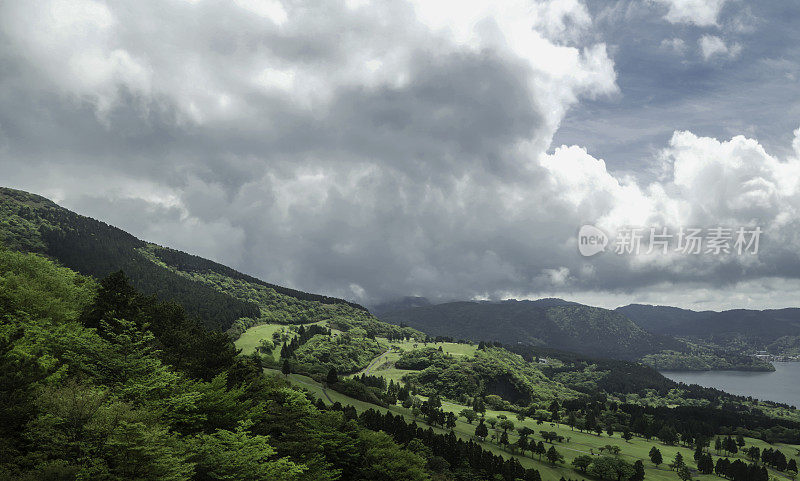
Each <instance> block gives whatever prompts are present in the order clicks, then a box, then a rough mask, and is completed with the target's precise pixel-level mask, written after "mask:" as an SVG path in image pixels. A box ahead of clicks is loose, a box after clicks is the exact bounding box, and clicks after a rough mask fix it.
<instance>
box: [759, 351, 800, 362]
mask: <svg viewBox="0 0 800 481" xmlns="http://www.w3.org/2000/svg"><path fill="white" fill-rule="evenodd" d="M753 357H754V358H756V359H760V360H762V361H767V362H800V355H793V356H789V355H775V354H770V353H768V352H767V351H756V353H755V354H753Z"/></svg>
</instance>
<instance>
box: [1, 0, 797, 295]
mask: <svg viewBox="0 0 800 481" xmlns="http://www.w3.org/2000/svg"><path fill="white" fill-rule="evenodd" d="M351 3H352V2H351ZM264 5H267V6H268V7H269V8H267V9H265V10H263V13H264V15H255V14H253V13H252V12H251V11H249V10H247V9H245V8H240V7H238V6H236V5H235V4H231V3H228V2H195V3H188V2H171V1H167V2H158V3H153V2H147V1H141V2H135V3H132V4H126V5H125V7H124V8H123V7H120V6H119V5H115V4H101V3H94V2H90V1H88V0H83V2H77V3H76V2H69V3H68V2H45V1H43V0H42V1H35V2H34V1H31V2H28V1H19V2H4V3H0V26H2V29H3V32H2V33H3V34H4V35H5V38H6V39H7V43H6V44H5V46H4V47H0V62H6V63H8V65H9V67H13V68H8V69H4V70H3V71H4V72H9V73H8V74H6V75H7V76H6V77H5V78H3V79H2V82H0V88H2V89H5V90H3V92H2V93H3V95H0V123H2V125H3V131H4V132H6V134H5V138H6V139H5V142H4V143H5V144H6V145H5V147H4V148H3V150H0V163H2V167H3V174H4V180H3V182H9V183H10V184H11V185H12V186H18V187H23V188H28V189H30V190H34V191H38V192H41V193H43V194H46V195H51V194H53V195H56V196H57V197H58V198H59V199H60V200H61V201H63V203H64V204H65V205H67V206H69V207H74V208H76V209H78V210H80V211H81V212H83V213H86V214H89V215H96V216H98V217H101V218H103V219H105V220H108V221H110V222H113V223H116V224H119V225H120V226H121V227H123V228H126V227H127V228H129V229H131V230H132V231H133V232H135V233H137V234H139V235H141V236H143V237H146V238H149V239H151V240H153V241H157V242H163V243H168V244H171V245H172V246H174V247H177V248H182V249H185V250H189V251H194V252H197V253H199V254H201V255H208V256H211V257H214V258H216V259H218V260H221V261H223V262H229V263H232V264H234V266H235V267H238V268H240V269H243V270H246V271H247V272H249V273H252V274H256V275H259V276H261V277H263V278H264V279H266V280H269V281H272V282H277V283H283V284H288V285H291V286H293V287H299V288H303V289H306V290H311V291H317V292H324V293H329V294H334V295H340V296H347V297H353V296H357V297H359V298H360V299H363V300H365V301H366V300H370V299H377V298H385V297H391V296H396V295H403V294H410V293H415V294H424V295H431V296H441V297H461V298H468V297H479V296H486V297H492V296H496V295H500V294H501V293H517V295H515V296H514V297H524V296H525V295H526V294H529V293H532V292H547V291H559V292H569V291H573V292H584V293H586V292H598V291H603V290H608V291H615V292H617V291H636V290H639V289H645V288H646V287H647V286H651V285H656V284H658V283H663V282H669V283H671V284H673V285H675V286H681V285H688V283H694V284H693V285H703V286H705V287H707V288H709V289H712V290H713V289H717V290H721V289H724V287H721V286H723V285H724V284H725V283H726V282H728V281H729V280H730V279H731V278H732V277H736V276H739V277H740V278H742V279H743V281H753V282H755V280H757V279H760V278H762V277H764V276H766V275H769V276H775V275H777V274H776V273H778V274H781V275H784V276H787V277H798V276H800V267H798V264H800V261H798V259H797V253H796V252H793V251H792V250H791V249H790V246H792V245H797V243H798V242H797V241H798V239H795V234H794V233H795V231H800V229H796V226H794V225H793V222H794V221H793V220H792V219H794V218H797V215H796V214H797V212H798V208H800V205H799V203H798V186H797V185H796V182H795V181H793V180H792V179H798V178H800V169H798V164H800V159H796V158H792V159H786V160H779V159H777V158H775V157H774V156H771V155H769V154H768V153H767V152H766V151H765V150H764V149H763V148H762V147H761V145H760V144H759V143H758V142H757V141H756V140H754V139H747V138H744V137H734V138H733V139H731V140H727V141H719V140H716V139H712V138H707V137H700V136H696V135H694V134H692V133H689V132H677V133H675V134H674V135H673V137H672V139H671V141H670V143H669V145H668V146H667V147H666V148H665V149H664V150H663V152H662V153H661V157H660V160H661V161H663V162H664V165H665V166H666V167H667V172H668V173H667V175H666V176H665V177H664V178H663V179H662V180H660V181H659V182H656V183H652V184H647V185H646V184H643V183H641V182H638V181H637V180H636V179H633V178H628V177H622V176H615V175H613V174H612V173H611V172H609V170H608V168H607V167H606V164H605V162H604V161H603V160H602V159H598V158H595V157H594V156H592V155H590V154H589V153H588V152H587V150H586V149H585V148H582V147H580V146H574V145H573V146H561V147H558V148H556V149H554V150H552V151H551V150H549V149H550V147H551V145H550V144H551V141H552V138H553V135H554V133H555V132H556V131H557V129H558V128H559V125H560V123H561V122H562V121H563V119H564V117H565V115H566V113H567V111H568V110H569V109H570V108H571V107H572V106H574V105H575V104H576V103H578V102H580V101H581V99H585V98H596V97H601V96H607V95H610V94H614V93H616V92H617V91H618V88H617V85H616V72H615V71H614V62H613V61H612V59H611V58H610V56H609V53H608V50H607V47H606V45H605V44H603V43H601V42H597V41H595V40H594V39H593V38H590V37H591V36H590V35H585V33H586V32H587V31H588V30H589V29H590V27H591V19H590V18H588V14H587V13H586V12H587V11H586V9H585V7H583V6H582V4H581V3H578V2H575V1H553V2H537V3H536V4H534V5H530V4H529V3H528V2H517V3H503V4H502V5H501V6H499V7H497V6H496V5H495V7H496V8H489V6H487V4H485V3H483V2H474V1H469V2H452V3H440V2H422V1H420V2H416V3H413V4H405V3H394V2H392V3H385V2H373V3H369V2H363V3H360V4H358V5H354V4H351V5H349V6H348V5H346V4H345V3H335V2H321V3H320V4H319V5H317V6H316V7H314V8H302V9H301V8H295V7H293V6H291V5H290V4H289V3H288V2H287V3H286V4H285V5H284V4H283V3H281V4H278V3H276V2H267V3H258V4H256V3H252V4H250V5H249V6H250V7H254V8H261V7H263V6H264ZM278 5H280V8H277V6H278ZM156 8H158V11H159V15H153V11H154V10H155V9H156ZM59 9H60V10H59ZM53 11H58V12H59V14H58V15H57V16H53V15H51V14H50V13H51V12H53ZM280 12H283V14H281V13H280ZM700 17H702V16H700ZM700 17H698V18H700ZM702 18H705V17H702ZM702 18H701V20H699V21H704V20H702ZM187 25H191V26H192V28H188V27H187ZM221 25H236V26H237V28H236V29H230V28H223V27H221ZM715 38H716V37H715ZM718 40H719V41H720V42H722V40H721V39H718ZM709 41H710V42H711V43H710V44H709V47H708V48H709V49H710V50H708V58H711V57H713V56H717V55H723V54H724V55H728V56H730V55H732V54H733V55H735V53H732V52H733V51H734V47H735V46H734V47H729V46H726V45H725V44H724V42H722V47H720V46H719V45H718V43H717V42H715V41H714V40H713V39H712V38H711V37H709ZM670 42H671V43H669V44H668V45H666V46H668V47H670V48H677V47H680V46H682V44H681V43H680V42H679V41H677V40H675V39H673V40H672V41H670ZM701 48H704V47H703V43H702V41H701ZM723 48H724V49H723ZM720 49H723V50H720ZM9 92H13V95H11V94H9ZM87 101H88V102H87ZM34 105H35V106H36V107H35V108H34V107H32V106H34ZM9 112H13V116H12V115H10V114H7V113H9ZM4 113H5V115H4ZM97 117H100V118H101V119H102V121H103V122H102V123H98V119H97ZM12 133H13V134H12ZM795 135H796V140H795V143H794V149H795V151H796V153H797V157H800V131H798V132H797V133H796V134H795ZM41 139H46V140H47V141H46V142H42V141H41ZM43 172H45V173H46V174H42V173H43ZM137 218H140V219H144V220H137ZM723 221H725V222H731V223H733V222H736V223H742V224H743V225H750V224H751V223H753V222H758V223H760V224H762V225H763V227H764V228H765V230H766V232H767V233H768V236H769V237H768V238H769V239H770V242H769V243H765V246H764V249H765V251H764V255H763V256H759V258H758V259H757V262H756V263H755V264H754V263H752V262H751V263H749V264H748V263H744V262H739V261H737V260H735V259H734V260H733V261H732V262H730V263H729V264H726V265H725V266H722V267H724V268H725V269H728V270H727V271H724V269H723V270H720V269H721V265H720V262H719V260H718V259H712V258H698V259H694V258H691V259H675V260H674V262H666V263H665V260H664V259H655V258H642V259H636V260H632V259H628V258H624V257H615V256H614V255H613V254H612V255H605V254H603V255H599V256H597V258H593V260H592V261H591V263H587V261H586V260H585V259H583V258H581V257H580V256H579V255H578V253H577V249H576V246H575V234H576V229H577V228H578V227H579V226H580V225H582V224H584V223H587V222H592V223H597V224H599V225H600V226H601V227H604V228H606V229H614V228H616V227H618V226H621V225H628V224H630V225H651V224H653V225H668V226H679V225H690V224H701V225H709V224H710V223H716V222H723ZM792 269H794V270H792ZM675 288H676V289H677V287H675Z"/></svg>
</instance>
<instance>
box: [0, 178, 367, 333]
mask: <svg viewBox="0 0 800 481" xmlns="http://www.w3.org/2000/svg"><path fill="white" fill-rule="evenodd" d="M0 243H3V244H4V245H5V246H7V247H8V248H11V249H13V250H18V251H22V252H34V253H41V254H45V255H47V256H48V257H51V258H53V259H55V260H57V261H58V262H59V263H61V264H62V265H64V266H66V267H69V268H71V269H74V270H76V271H78V272H80V273H81V274H84V275H88V276H93V277H96V278H103V277H105V276H107V275H108V274H110V273H112V272H115V271H117V270H122V271H124V272H125V275H126V276H128V278H129V279H130V280H131V283H132V284H133V285H134V286H135V287H136V288H137V289H140V290H141V291H142V292H144V293H146V294H154V295H157V296H158V297H159V298H160V299H164V300H170V301H174V302H177V303H179V304H180V305H182V306H183V307H184V308H185V309H186V310H187V312H188V313H189V314H190V315H192V316H194V317H196V318H198V319H201V320H202V321H203V322H204V324H205V325H206V326H209V327H212V328H216V329H223V330H225V329H230V328H233V331H234V333H235V334H238V333H240V332H242V331H243V330H244V329H246V328H247V327H249V326H250V325H254V324H258V323H263V322H283V323H307V322H316V321H319V320H322V319H330V318H336V317H337V316H338V317H344V318H348V317H357V318H362V319H364V320H367V321H368V320H370V316H369V314H367V313H366V310H365V309H364V308H363V307H361V306H359V305H357V304H353V303H350V302H347V301H345V300H342V299H336V298H331V297H327V296H321V295H317V294H309V293H305V292H301V291H298V290H294V289H289V288H285V287H281V286H277V285H273V284H269V283H266V282H264V281H261V280H259V279H256V278H254V277H252V276H248V275H245V274H242V273H240V272H237V271H235V270H234V269H231V268H229V267H227V266H223V265H221V264H218V263H216V262H212V261H209V260H207V259H203V258H201V257H198V256H195V255H191V254H186V253H184V252H180V251H177V250H174V249H168V248H164V247H160V246H157V245H154V244H149V243H147V242H145V241H143V240H140V239H137V238H136V237H134V236H132V235H130V234H128V233H127V232H124V231H122V230H121V229H118V228H116V227H113V226H110V225H108V224H105V223H103V222H100V221H97V220H94V219H91V218H89V217H85V216H82V215H79V214H76V213H74V212H71V211H69V210H67V209H64V208H62V207H60V206H58V205H57V204H55V203H53V202H51V201H49V200H48V199H45V198H44V197H40V196H37V195H34V194H29V193H26V192H22V191H18V190H14V189H8V188H0Z"/></svg>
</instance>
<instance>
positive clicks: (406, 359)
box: [394, 347, 453, 371]
mask: <svg viewBox="0 0 800 481" xmlns="http://www.w3.org/2000/svg"><path fill="white" fill-rule="evenodd" d="M452 360H453V356H449V355H447V354H445V353H444V352H442V351H440V350H438V349H436V348H435V347H425V348H422V349H412V350H411V351H405V352H403V353H402V354H401V355H400V359H398V360H397V361H395V363H394V365H395V367H396V368H398V369H412V370H415V371H421V370H423V369H425V368H428V367H431V366H436V367H438V368H440V369H444V368H446V367H447V365H448V364H450V363H451V362H452Z"/></svg>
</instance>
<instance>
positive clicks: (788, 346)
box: [616, 304, 800, 354]
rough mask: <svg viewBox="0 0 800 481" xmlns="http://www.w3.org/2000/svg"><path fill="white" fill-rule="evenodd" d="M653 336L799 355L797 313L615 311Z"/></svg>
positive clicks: (641, 307) (799, 312)
mask: <svg viewBox="0 0 800 481" xmlns="http://www.w3.org/2000/svg"><path fill="white" fill-rule="evenodd" d="M616 310H617V312H620V313H621V314H624V315H625V316H627V317H629V318H630V319H631V320H633V321H634V322H635V323H636V324H638V325H639V326H641V327H643V328H645V329H647V330H649V331H651V332H655V333H662V334H666V335H672V336H679V337H692V338H698V339H706V340H714V341H715V342H717V343H721V344H730V343H739V344H745V345H747V346H748V347H750V348H753V349H767V350H769V351H770V352H772V353H773V354H798V353H800V309H796V308H789V309H766V310H752V309H732V310H728V311H722V312H715V311H693V310H689V309H679V308H677V307H668V306H650V305H641V304H631V305H628V306H624V307H619V308H617V309H616Z"/></svg>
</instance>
